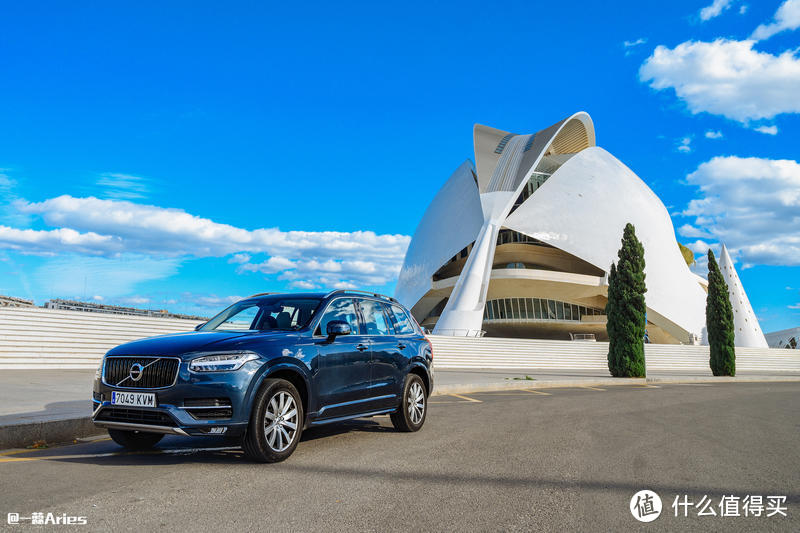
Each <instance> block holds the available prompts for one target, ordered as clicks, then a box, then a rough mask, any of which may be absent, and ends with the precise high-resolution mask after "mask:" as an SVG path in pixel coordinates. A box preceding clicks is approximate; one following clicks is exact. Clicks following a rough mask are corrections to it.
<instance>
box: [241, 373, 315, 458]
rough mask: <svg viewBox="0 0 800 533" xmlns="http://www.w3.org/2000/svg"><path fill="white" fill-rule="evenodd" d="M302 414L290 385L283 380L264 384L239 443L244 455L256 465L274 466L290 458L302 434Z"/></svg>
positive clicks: (296, 395)
mask: <svg viewBox="0 0 800 533" xmlns="http://www.w3.org/2000/svg"><path fill="white" fill-rule="evenodd" d="M304 414H305V413H304V412H303V402H302V400H301V399H300V393H298V392H297V389H296V388H295V386H294V385H292V384H291V383H290V382H289V381H286V380H285V379H267V380H265V381H264V384H263V385H261V388H260V389H259V391H258V394H257V395H256V398H255V401H254V402H253V411H252V414H251V415H250V425H249V426H248V428H247V432H246V433H245V436H244V438H243V439H242V448H243V449H244V453H245V455H246V456H247V457H248V458H249V459H251V460H253V461H257V462H259V463H277V462H280V461H283V460H284V459H286V458H287V457H289V456H290V455H292V452H294V450H295V448H297V443H298V442H300V436H301V434H302V433H303V421H304ZM293 425H294V427H292V426H293Z"/></svg>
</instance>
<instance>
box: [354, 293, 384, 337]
mask: <svg viewBox="0 0 800 533" xmlns="http://www.w3.org/2000/svg"><path fill="white" fill-rule="evenodd" d="M359 305H360V306H361V313H362V315H363V316H364V325H365V326H366V328H367V335H388V334H389V324H387V323H386V316H385V315H384V314H383V306H382V305H381V304H380V302H376V301H374V300H360V301H359Z"/></svg>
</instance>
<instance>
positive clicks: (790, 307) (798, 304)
mask: <svg viewBox="0 0 800 533" xmlns="http://www.w3.org/2000/svg"><path fill="white" fill-rule="evenodd" d="M786 307H788V308H789V309H800V303H796V304H794V305H787V306H786Z"/></svg>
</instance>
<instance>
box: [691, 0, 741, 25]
mask: <svg viewBox="0 0 800 533" xmlns="http://www.w3.org/2000/svg"><path fill="white" fill-rule="evenodd" d="M732 3H733V0H714V1H713V2H712V3H711V5H708V6H706V7H704V8H703V9H701V10H700V13H699V15H700V20H702V21H707V20H711V19H713V18H715V17H718V16H719V15H721V14H722V12H723V11H725V10H726V9H728V8H730V7H731V4H732Z"/></svg>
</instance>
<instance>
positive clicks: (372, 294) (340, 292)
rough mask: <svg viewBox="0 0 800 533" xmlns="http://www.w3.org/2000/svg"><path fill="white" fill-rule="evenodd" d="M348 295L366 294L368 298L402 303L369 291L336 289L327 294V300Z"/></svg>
mask: <svg viewBox="0 0 800 533" xmlns="http://www.w3.org/2000/svg"><path fill="white" fill-rule="evenodd" d="M348 293H354V294H366V295H367V296H374V297H375V298H381V299H383V300H389V301H390V302H395V303H400V302H398V301H397V300H395V299H394V298H392V297H391V296H386V295H385V294H379V293H377V292H369V291H358V290H355V289H334V290H332V291H331V292H329V293H328V294H326V295H325V298H330V297H331V296H333V295H334V294H348Z"/></svg>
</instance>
